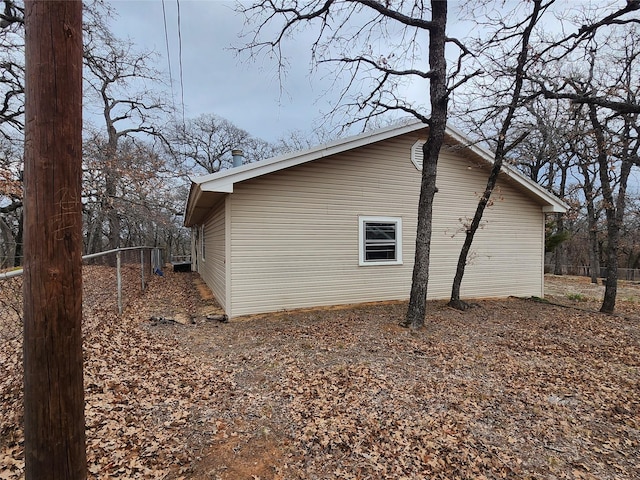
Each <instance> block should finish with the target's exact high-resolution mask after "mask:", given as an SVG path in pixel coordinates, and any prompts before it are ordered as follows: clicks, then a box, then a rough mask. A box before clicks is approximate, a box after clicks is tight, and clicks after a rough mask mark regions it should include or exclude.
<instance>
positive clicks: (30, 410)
mask: <svg viewBox="0 0 640 480" xmlns="http://www.w3.org/2000/svg"><path fill="white" fill-rule="evenodd" d="M25 33H26V37H25V38H26V39H25V55H26V80H25V83H26V85H25V86H26V89H25V101H26V104H25V137H26V142H25V172H24V188H25V192H24V199H25V200H24V205H25V206H24V212H25V219H24V243H25V248H24V254H25V263H24V432H25V463H26V472H25V478H26V480H36V479H37V480H43V479H44V480H49V479H51V480H53V479H56V480H57V479H73V480H76V479H85V478H86V476H87V465H86V463H87V462H86V447H85V443H86V442H85V431H84V428H85V426H84V388H83V378H82V332H81V326H82V210H81V206H82V205H81V175H82V1H81V0H26V1H25Z"/></svg>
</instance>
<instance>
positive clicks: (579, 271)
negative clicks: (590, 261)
mask: <svg viewBox="0 0 640 480" xmlns="http://www.w3.org/2000/svg"><path fill="white" fill-rule="evenodd" d="M554 270H555V265H552V264H546V265H545V266H544V273H553V272H554ZM562 272H563V274H564V275H576V276H579V277H590V276H591V267H590V266H589V265H562ZM597 277H598V278H607V267H601V268H600V270H599V271H598V275H597ZM618 280H628V281H631V282H640V269H637V268H618Z"/></svg>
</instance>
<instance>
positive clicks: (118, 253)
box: [116, 250, 122, 315]
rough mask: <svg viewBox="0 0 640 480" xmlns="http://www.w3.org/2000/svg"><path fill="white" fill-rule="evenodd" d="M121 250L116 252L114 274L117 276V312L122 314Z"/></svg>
mask: <svg viewBox="0 0 640 480" xmlns="http://www.w3.org/2000/svg"><path fill="white" fill-rule="evenodd" d="M120 257H121V252H120V250H118V251H117V252H116V276H117V277H118V314H120V315H122V268H121V263H122V261H121V258H120Z"/></svg>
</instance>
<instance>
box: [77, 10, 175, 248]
mask: <svg viewBox="0 0 640 480" xmlns="http://www.w3.org/2000/svg"><path fill="white" fill-rule="evenodd" d="M97 18H98V20H97V21H96V22H95V23H96V27H95V29H94V30H93V31H92V32H91V35H88V36H87V41H86V43H85V51H84V59H85V65H86V69H87V76H86V82H87V85H88V91H89V92H91V93H92V95H91V96H90V97H89V98H90V99H92V100H93V101H95V103H96V104H97V105H99V108H100V112H101V115H102V118H103V120H104V128H105V130H106V144H105V145H104V148H103V160H104V165H103V171H102V172H103V178H104V185H103V189H104V192H105V197H104V202H103V204H102V205H101V207H102V209H101V213H102V214H104V216H105V217H106V221H107V224H108V234H107V238H108V242H107V247H108V248H117V247H118V246H120V245H119V244H120V219H121V212H120V211H119V197H118V195H117V193H118V183H119V180H120V175H119V174H118V168H119V165H118V162H119V158H120V157H119V155H118V148H119V143H120V140H121V139H123V138H127V137H131V136H135V135H151V136H154V135H159V134H160V132H159V130H158V128H157V127H156V126H155V123H156V122H158V121H159V118H158V114H160V113H163V112H165V111H166V109H167V106H166V105H165V102H164V101H163V100H162V99H161V98H160V95H159V93H158V91H157V90H156V91H153V90H151V89H150V88H149V87H148V84H155V85H157V86H158V79H159V78H162V76H161V74H160V73H159V72H158V71H156V70H155V69H154V68H153V67H152V66H151V65H152V64H153V62H154V61H155V54H154V53H152V52H138V51H137V50H136V49H135V47H134V45H133V44H132V43H131V42H129V41H120V40H117V39H116V38H114V37H113V36H112V34H111V33H110V31H109V30H108V28H107V27H106V26H105V25H101V24H100V21H99V17H97ZM97 220H98V221H99V223H102V222H101V219H97Z"/></svg>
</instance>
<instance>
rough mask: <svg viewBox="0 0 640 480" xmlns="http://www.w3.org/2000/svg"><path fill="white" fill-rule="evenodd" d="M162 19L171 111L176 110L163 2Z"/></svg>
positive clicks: (165, 12)
mask: <svg viewBox="0 0 640 480" xmlns="http://www.w3.org/2000/svg"><path fill="white" fill-rule="evenodd" d="M162 18H163V20H164V43H165V47H166V49H167V63H168V64H169V87H170V88H171V103H172V106H173V109H174V110H175V108H176V101H175V97H174V95H173V72H172V71H171V51H170V50H169V29H168V28H167V11H166V9H165V5H164V0H162Z"/></svg>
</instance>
